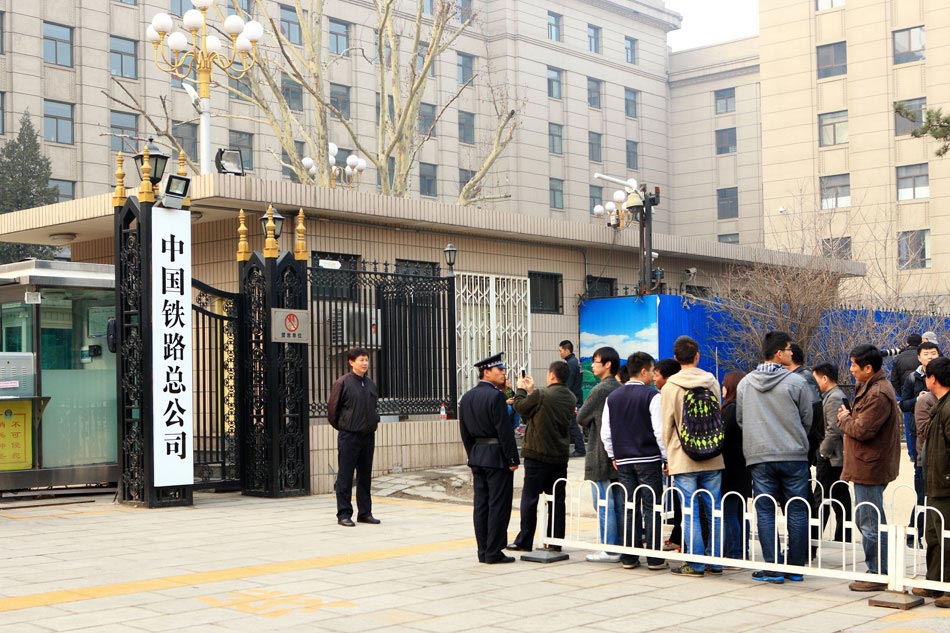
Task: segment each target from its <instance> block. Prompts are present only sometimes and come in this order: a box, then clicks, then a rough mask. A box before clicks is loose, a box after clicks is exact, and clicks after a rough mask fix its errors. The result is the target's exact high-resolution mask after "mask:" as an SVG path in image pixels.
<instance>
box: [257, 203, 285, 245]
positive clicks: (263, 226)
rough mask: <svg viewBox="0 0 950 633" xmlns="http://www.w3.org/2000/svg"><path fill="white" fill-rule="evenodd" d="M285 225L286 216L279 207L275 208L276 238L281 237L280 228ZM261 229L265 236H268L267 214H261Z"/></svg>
mask: <svg viewBox="0 0 950 633" xmlns="http://www.w3.org/2000/svg"><path fill="white" fill-rule="evenodd" d="M282 226H284V216H282V215H281V214H280V212H279V211H277V209H274V239H275V240H276V239H280V229H281V227H282ZM261 231H263V233H264V237H267V214H266V213H265V214H264V215H262V216H261Z"/></svg>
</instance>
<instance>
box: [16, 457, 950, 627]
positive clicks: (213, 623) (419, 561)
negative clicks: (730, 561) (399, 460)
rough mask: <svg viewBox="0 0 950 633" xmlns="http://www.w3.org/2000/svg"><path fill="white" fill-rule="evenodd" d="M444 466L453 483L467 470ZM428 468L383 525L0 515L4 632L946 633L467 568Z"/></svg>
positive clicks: (469, 544)
mask: <svg viewBox="0 0 950 633" xmlns="http://www.w3.org/2000/svg"><path fill="white" fill-rule="evenodd" d="M582 462H583V460H578V459H575V460H572V462H571V473H572V477H574V476H577V477H580V475H582V469H583V464H582ZM440 472H445V473H447V474H446V477H448V481H450V482H451V481H452V479H453V478H455V479H457V480H459V481H464V479H465V474H466V472H467V470H466V469H464V468H458V469H444V471H440ZM440 472H431V471H427V472H424V473H407V474H400V475H391V476H387V477H381V478H379V479H378V480H377V482H376V483H375V489H376V490H377V495H376V500H375V507H374V513H375V514H376V515H377V516H378V517H379V518H381V519H382V521H383V523H382V524H381V525H379V526H371V525H363V524H360V525H358V526H357V527H356V528H350V529H348V528H342V527H339V526H338V525H337V524H336V519H335V502H334V499H333V497H332V496H329V495H323V496H317V497H307V498H292V499H276V500H270V499H257V498H253V497H241V496H240V495H238V494H221V495H215V494H212V493H197V494H196V495H195V506H194V507H192V508H173V509H164V510H140V509H134V508H128V507H125V506H118V505H113V504H112V503H111V497H99V498H96V499H95V500H94V502H85V501H88V500H87V499H81V498H75V499H68V500H63V499H59V500H54V501H53V503H63V502H66V503H69V505H44V504H47V503H50V502H42V501H39V502H38V501H18V502H15V503H10V504H6V503H4V504H0V542H2V543H3V546H2V550H0V556H2V559H3V568H4V570H5V573H4V574H3V577H2V578H0V632H16V633H31V632H34V631H42V632H47V631H85V632H87V633H93V632H94V633H114V632H119V631H121V632H132V633H135V632H139V631H172V630H174V631H183V632H199V631H201V632H208V633H211V632H218V633H223V632H227V631H230V632H233V631H242V632H248V633H257V632H259V631H301V632H302V631H307V632H314V631H329V632H335V631H341V632H342V631H368V630H374V631H376V630H378V631H428V632H455V631H523V632H528V631H580V630H587V631H631V632H633V631H679V632H681V633H694V632H698V631H724V632H729V633H733V632H738V631H758V630H762V629H764V628H765V627H766V626H768V625H778V626H780V627H781V630H783V631H791V632H802V633H830V632H832V631H893V632H897V631H950V617H947V616H950V613H947V611H946V610H942V609H936V608H935V607H933V606H932V605H931V604H928V605H926V606H924V607H921V608H918V609H915V610H913V611H910V612H896V611H891V610H888V609H881V608H872V607H868V606H867V599H868V595H867V594H856V593H852V592H850V591H848V588H847V583H845V582H842V581H834V580H826V579H817V578H809V577H806V580H805V582H803V583H796V584H794V585H792V584H786V585H783V586H772V585H764V586H763V585H762V584H760V583H755V582H754V581H752V579H751V578H750V576H749V573H748V572H732V573H728V572H727V573H726V574H724V575H723V576H722V577H720V578H703V579H692V578H679V577H676V576H673V575H672V574H670V573H668V572H650V571H646V570H641V569H637V570H623V569H621V568H619V566H617V565H604V564H594V563H587V562H585V561H584V554H585V553H586V552H571V560H570V561H566V562H563V563H557V564H552V565H547V566H544V565H539V564H532V563H525V562H522V561H518V562H516V563H515V564H512V565H493V566H489V565H480V564H478V563H477V562H476V560H475V546H474V539H473V538H472V528H471V508H470V505H468V504H463V503H460V502H459V500H458V499H454V500H455V503H446V502H445V500H444V499H443V500H440V501H430V500H425V499H419V498H405V497H404V495H406V494H412V495H413V496H414V497H418V496H420V495H419V494H418V493H419V492H420V491H425V489H426V488H427V487H428V488H431V489H433V490H434V489H435V488H437V487H438V486H435V485H433V484H432V481H434V480H439V481H441V477H442V475H441V474H440ZM453 488H454V487H453ZM463 489H464V484H463V485H460V486H459V487H458V490H459V494H464V490H463ZM384 494H388V495H389V496H383V495H384ZM433 495H434V492H433ZM444 496H445V497H448V498H452V497H453V495H452V494H445V495H444ZM434 498H435V497H434ZM75 501H82V503H72V502H75ZM516 503H517V496H516ZM28 506H39V507H28ZM517 521H518V515H517V512H515V513H514V516H513V518H512V534H513V533H514V531H515V530H516V529H517V527H516V526H517Z"/></svg>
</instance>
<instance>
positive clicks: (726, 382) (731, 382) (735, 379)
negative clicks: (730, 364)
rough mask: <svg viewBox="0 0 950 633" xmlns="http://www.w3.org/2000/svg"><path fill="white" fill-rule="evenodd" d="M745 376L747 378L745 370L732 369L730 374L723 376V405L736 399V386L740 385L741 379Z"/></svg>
mask: <svg viewBox="0 0 950 633" xmlns="http://www.w3.org/2000/svg"><path fill="white" fill-rule="evenodd" d="M743 378H745V372H744V371H730V372H729V373H728V374H726V375H725V376H723V377H722V406H723V407H725V406H726V405H727V404H729V403H730V402H732V401H733V400H735V399H736V387H738V386H739V381H740V380H742V379H743Z"/></svg>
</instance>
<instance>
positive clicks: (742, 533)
mask: <svg viewBox="0 0 950 633" xmlns="http://www.w3.org/2000/svg"><path fill="white" fill-rule="evenodd" d="M745 509H746V499H745V497H743V496H741V495H738V494H736V493H734V492H732V493H729V494H724V495H723V496H722V533H723V546H722V555H723V556H725V557H726V558H739V559H744V558H748V556H749V524H748V523H747V522H746V520H745V519H746V516H745ZM743 539H745V540H744V541H743Z"/></svg>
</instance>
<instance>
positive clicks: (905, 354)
mask: <svg viewBox="0 0 950 633" xmlns="http://www.w3.org/2000/svg"><path fill="white" fill-rule="evenodd" d="M918 367H920V361H918V360H917V346H916V345H908V346H907V347H905V348H904V349H902V350H901V353H900V354H898V355H897V358H895V359H894V364H893V365H891V377H890V381H891V385H893V387H894V393H897V394H900V392H901V389H903V388H904V379H905V378H907V374H909V373H910V372H912V371H914V370H915V369H917V368H918Z"/></svg>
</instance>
